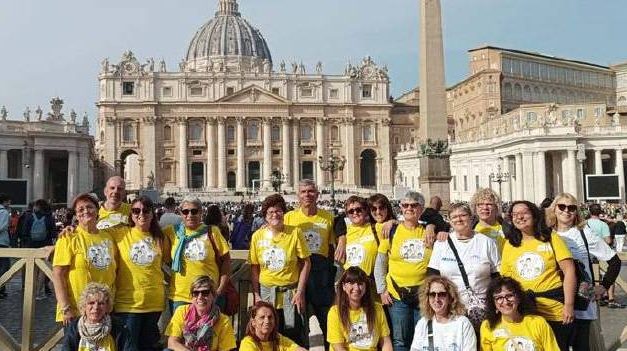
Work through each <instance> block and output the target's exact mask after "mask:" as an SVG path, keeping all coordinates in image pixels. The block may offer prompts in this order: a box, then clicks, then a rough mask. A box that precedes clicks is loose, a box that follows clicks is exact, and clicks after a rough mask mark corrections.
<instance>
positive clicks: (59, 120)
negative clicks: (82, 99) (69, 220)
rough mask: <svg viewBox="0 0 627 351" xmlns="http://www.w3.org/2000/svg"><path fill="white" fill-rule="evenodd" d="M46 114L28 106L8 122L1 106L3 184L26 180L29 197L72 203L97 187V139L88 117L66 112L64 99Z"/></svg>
mask: <svg viewBox="0 0 627 351" xmlns="http://www.w3.org/2000/svg"><path fill="white" fill-rule="evenodd" d="M50 104H51V111H50V112H49V113H47V114H45V115H44V112H43V110H42V109H41V108H40V107H37V109H36V110H35V111H31V110H30V108H28V107H27V108H26V110H25V111H24V113H23V114H22V116H21V117H22V119H21V120H18V119H16V118H11V119H9V117H10V116H9V113H8V111H7V110H6V108H5V107H4V106H2V108H0V180H2V179H5V180H17V179H23V180H26V181H27V182H26V184H27V186H26V199H27V201H33V200H37V199H46V200H50V202H52V203H56V204H66V203H67V204H69V203H71V201H72V199H73V198H74V196H75V195H77V194H78V193H80V192H84V191H91V190H92V188H93V158H94V140H93V137H92V136H90V135H89V121H88V119H87V115H85V116H83V119H82V121H80V122H79V121H77V114H76V112H75V111H74V110H71V112H70V113H69V115H64V114H63V113H61V110H62V107H63V100H61V99H59V98H53V99H52V100H51V101H50Z"/></svg>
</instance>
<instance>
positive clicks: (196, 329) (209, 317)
mask: <svg viewBox="0 0 627 351" xmlns="http://www.w3.org/2000/svg"><path fill="white" fill-rule="evenodd" d="M184 318H185V326H184V327H183V340H184V341H185V346H186V347H189V348H190V349H191V350H194V351H209V350H210V348H211V341H212V340H213V327H214V326H215V324H216V322H217V321H218V318H220V309H219V308H218V305H216V304H215V303H214V304H213V306H211V311H209V313H205V314H203V315H199V314H198V311H197V310H196V307H195V306H194V305H193V304H192V305H189V309H188V310H187V312H186V313H185V317H184Z"/></svg>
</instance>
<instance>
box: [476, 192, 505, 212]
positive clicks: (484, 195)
mask: <svg viewBox="0 0 627 351" xmlns="http://www.w3.org/2000/svg"><path fill="white" fill-rule="evenodd" d="M482 201H488V202H491V203H493V204H495V205H496V206H495V207H496V213H495V214H496V217H498V216H499V214H501V206H500V203H501V199H500V198H499V196H498V195H497V194H496V192H495V191H494V190H492V189H490V188H479V189H477V192H475V194H474V195H473V196H472V199H470V209H471V210H472V214H473V215H476V214H477V204H478V203H480V202H482Z"/></svg>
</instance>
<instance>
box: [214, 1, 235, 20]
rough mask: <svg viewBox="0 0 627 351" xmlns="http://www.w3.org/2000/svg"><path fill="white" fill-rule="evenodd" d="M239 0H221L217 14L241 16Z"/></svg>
mask: <svg viewBox="0 0 627 351" xmlns="http://www.w3.org/2000/svg"><path fill="white" fill-rule="evenodd" d="M239 15H240V13H239V12H238V6H237V0H219V3H218V12H217V13H216V16H239Z"/></svg>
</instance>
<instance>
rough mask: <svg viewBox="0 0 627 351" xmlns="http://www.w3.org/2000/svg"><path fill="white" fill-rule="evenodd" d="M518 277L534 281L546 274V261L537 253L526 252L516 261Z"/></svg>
mask: <svg viewBox="0 0 627 351" xmlns="http://www.w3.org/2000/svg"><path fill="white" fill-rule="evenodd" d="M516 270H517V271H518V275H519V276H520V277H521V278H523V279H525V280H534V279H536V278H537V277H539V276H540V275H541V274H542V272H544V260H543V259H542V256H540V255H538V254H537V253H535V252H525V253H524V254H522V255H521V256H520V257H518V260H516Z"/></svg>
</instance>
